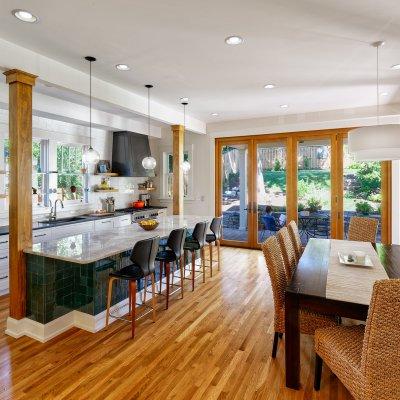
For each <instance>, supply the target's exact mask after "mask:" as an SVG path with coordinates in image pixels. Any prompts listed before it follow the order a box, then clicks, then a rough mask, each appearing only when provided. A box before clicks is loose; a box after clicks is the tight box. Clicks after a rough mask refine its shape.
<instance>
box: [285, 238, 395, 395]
mask: <svg viewBox="0 0 400 400" xmlns="http://www.w3.org/2000/svg"><path fill="white" fill-rule="evenodd" d="M356 251H361V252H363V253H364V254H366V255H367V256H368V257H369V260H370V264H371V266H354V265H345V264H341V263H340V261H339V253H340V254H349V253H354V252H356ZM396 278H400V246H399V245H386V244H381V243H376V244H373V243H368V242H352V241H348V240H337V239H316V238H312V239H310V240H309V241H308V243H307V245H306V247H305V249H304V252H303V254H302V256H301V258H300V260H299V262H298V265H297V268H296V270H295V272H294V274H293V276H292V279H291V281H290V282H289V283H288V285H287V287H286V291H285V370H286V386H287V387H288V388H291V389H299V388H300V386H301V382H300V324H299V315H300V309H307V310H309V311H313V312H318V313H321V314H325V315H333V316H337V317H344V318H351V319H355V320H360V321H365V320H366V319H367V315H368V307H369V303H370V300H371V294H372V290H373V285H374V282H375V281H376V280H379V279H396Z"/></svg>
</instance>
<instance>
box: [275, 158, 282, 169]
mask: <svg viewBox="0 0 400 400" xmlns="http://www.w3.org/2000/svg"><path fill="white" fill-rule="evenodd" d="M281 170H282V166H281V162H280V161H279V160H278V159H275V163H274V171H281Z"/></svg>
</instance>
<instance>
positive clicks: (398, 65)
mask: <svg viewBox="0 0 400 400" xmlns="http://www.w3.org/2000/svg"><path fill="white" fill-rule="evenodd" d="M390 68H391V69H400V64H394V65H392V66H391V67H390Z"/></svg>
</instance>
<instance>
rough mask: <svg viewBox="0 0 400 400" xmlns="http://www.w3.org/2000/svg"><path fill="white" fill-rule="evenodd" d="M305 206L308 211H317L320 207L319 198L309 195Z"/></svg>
mask: <svg viewBox="0 0 400 400" xmlns="http://www.w3.org/2000/svg"><path fill="white" fill-rule="evenodd" d="M307 207H308V209H309V210H310V212H317V211H319V210H320V209H321V208H322V203H321V200H320V199H317V198H316V197H310V198H309V199H308V200H307Z"/></svg>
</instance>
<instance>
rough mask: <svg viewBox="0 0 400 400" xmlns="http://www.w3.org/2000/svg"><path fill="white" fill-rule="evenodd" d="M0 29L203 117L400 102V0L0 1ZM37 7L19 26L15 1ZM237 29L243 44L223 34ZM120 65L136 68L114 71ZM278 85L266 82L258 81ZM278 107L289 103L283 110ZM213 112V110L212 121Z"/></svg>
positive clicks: (6, 35)
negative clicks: (378, 90)
mask: <svg viewBox="0 0 400 400" xmlns="http://www.w3.org/2000/svg"><path fill="white" fill-rule="evenodd" d="M1 5H2V7H1V9H0V37H2V38H3V39H6V40H8V41H11V42H14V43H17V44H19V45H21V46H24V47H26V48H29V49H31V50H33V51H36V52H38V53H41V54H43V55H46V56H49V57H51V58H54V59H56V60H58V61H61V62H63V63H65V64H67V65H69V66H72V67H74V68H77V69H80V70H82V71H87V68H88V66H87V63H85V61H84V60H83V57H84V56H86V55H93V56H95V57H97V58H98V62H97V63H96V64H95V65H94V66H93V74H94V76H96V77H98V78H100V79H103V80H106V81H109V82H112V83H115V84H117V85H119V86H121V87H124V88H127V89H130V90H132V91H134V92H136V93H138V94H142V95H146V91H145V88H144V87H143V85H144V84H146V83H152V84H154V85H155V88H154V89H153V98H155V99H156V100H158V101H159V102H160V103H163V104H165V105H169V106H174V107H178V106H179V98H180V97H182V96H187V97H189V102H190V104H189V109H188V111H189V113H190V114H191V115H193V116H194V117H197V118H200V119H202V120H204V121H207V122H216V121H222V120H233V119H243V118H256V117H263V116H270V115H280V114H289V113H290V114H292V113H304V112H314V111H322V110H331V109H342V108H350V107H362V106H368V105H373V104H374V103H375V52H374V49H373V48H371V47H370V46H369V43H370V42H372V41H376V40H379V39H385V40H386V42H387V44H386V46H385V47H384V48H383V49H382V51H381V75H382V91H386V92H389V96H387V97H385V98H382V101H383V102H384V103H395V102H400V90H399V83H400V70H397V71H393V70H391V69H390V66H391V65H392V64H396V63H400V2H399V1H398V0H374V1H373V0H350V1H349V0H347V1H345V0H324V1H321V0H280V1H279V2H278V1H275V0H246V1H244V0H229V1H228V0H201V1H199V0H185V1H183V0H181V1H178V0H163V1H159V0H145V1H144V0H113V1H110V0H90V1H82V0H68V1H61V0H57V1H56V0H40V1H35V0H20V1H18V2H15V0H14V1H13V0H2V1H1ZM16 7H18V8H22V9H26V10H29V11H31V12H32V13H34V14H35V15H37V16H38V17H39V18H40V20H39V22H38V23H36V24H26V23H22V22H20V21H18V20H17V19H15V18H14V17H13V16H12V15H11V10H12V9H14V8H16ZM231 34H238V35H241V36H242V37H243V38H244V40H245V42H244V43H243V44H242V45H240V46H232V47H231V46H227V45H226V44H225V43H224V38H225V37H226V36H229V35H231ZM117 63H127V64H129V65H130V66H131V67H132V69H131V71H128V72H119V71H117V70H116V69H115V68H114V65H115V64H117ZM269 82H272V83H275V84H276V85H277V87H276V88H275V89H272V90H265V89H263V85H264V84H265V83H269ZM281 104H288V105H289V108H288V109H286V110H283V109H281V108H280V107H279V106H280V105H281ZM212 112H217V113H219V116H218V117H212V116H210V114H211V113H212Z"/></svg>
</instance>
